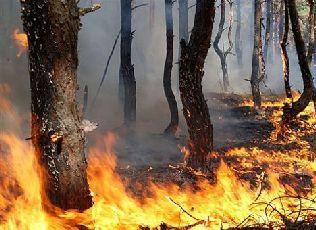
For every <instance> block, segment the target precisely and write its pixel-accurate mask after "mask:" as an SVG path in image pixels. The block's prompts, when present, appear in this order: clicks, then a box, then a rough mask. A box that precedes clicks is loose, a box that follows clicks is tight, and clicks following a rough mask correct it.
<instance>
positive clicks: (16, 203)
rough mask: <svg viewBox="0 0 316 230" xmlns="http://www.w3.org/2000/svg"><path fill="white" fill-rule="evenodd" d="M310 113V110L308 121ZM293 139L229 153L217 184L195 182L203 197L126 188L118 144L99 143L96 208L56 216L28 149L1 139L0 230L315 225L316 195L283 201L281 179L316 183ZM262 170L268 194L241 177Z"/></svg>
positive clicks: (173, 189) (304, 149)
mask: <svg viewBox="0 0 316 230" xmlns="http://www.w3.org/2000/svg"><path fill="white" fill-rule="evenodd" d="M0 89H1V87H0ZM11 109H13V108H11ZM308 111H310V108H308V109H307V111H305V113H308ZM11 112H13V111H11ZM13 114H15V113H13ZM278 114H279V113H274V114H273V115H272V118H271V119H275V120H277V119H278V117H277V116H279V115H278ZM308 122H310V123H308V125H315V124H316V123H313V122H315V120H309V121H308ZM293 135H295V136H293V137H289V139H288V141H289V143H290V142H293V138H296V140H294V141H297V143H298V147H297V148H295V149H291V150H286V149H280V150H278V151H273V150H262V149H260V148H259V147H257V148H239V149H231V150H228V151H227V152H226V157H227V158H229V157H234V159H235V160H236V161H234V163H230V162H229V161H228V160H221V163H220V166H219V168H218V170H217V181H216V183H214V184H211V183H209V182H208V181H207V180H206V179H203V177H200V179H199V180H198V181H197V187H198V188H199V189H193V188H192V187H190V186H184V187H181V188H180V187H179V186H178V185H175V184H167V185H165V184H164V185H163V184H158V183H153V182H151V181H147V182H146V183H145V182H144V184H129V182H128V181H127V182H125V180H124V181H123V180H122V179H121V178H120V176H119V175H118V174H117V172H116V170H115V169H116V157H115V152H114V150H113V146H114V145H115V141H116V136H115V135H114V134H111V133H109V134H107V135H105V136H104V137H100V138H99V140H98V141H99V143H98V144H96V146H95V147H93V148H90V149H89V158H88V161H89V164H88V165H89V167H88V177H89V184H90V188H91V191H92V193H93V196H94V206H93V207H92V208H90V209H89V210H87V211H86V212H84V213H77V212H75V211H68V212H60V213H59V214H58V216H52V215H50V214H48V213H46V212H44V210H43V208H42V200H41V196H40V178H39V176H38V174H37V172H36V170H35V169H36V163H35V157H34V152H33V149H32V147H31V144H30V143H29V142H27V141H25V140H24V139H23V138H19V137H18V135H17V134H12V133H8V132H6V133H2V134H0V146H1V148H0V155H1V158H0V167H1V171H0V228H1V229H35V230H36V229H39V230H42V229H76V226H80V225H82V226H86V227H88V229H105V230H112V229H113V230H115V229H117V230H130V229H132V230H133V229H135V230H137V229H139V226H148V227H150V228H154V227H157V226H159V225H160V224H161V223H162V222H164V223H167V224H168V225H170V226H175V227H181V226H187V225H194V224H196V223H198V224H196V226H195V227H194V228H192V229H194V230H199V229H211V230H212V229H216V230H217V229H220V228H221V226H222V227H223V228H227V227H233V226H237V225H238V224H240V223H242V222H243V221H244V220H245V222H244V223H245V224H249V225H252V224H264V223H266V224H268V223H274V225H275V226H278V225H281V224H282V217H281V216H280V215H286V216H287V217H288V218H289V219H290V220H295V219H296V218H297V216H298V213H297V212H296V211H297V210H299V207H301V209H302V210H304V211H302V212H301V213H300V214H301V215H300V217H299V218H300V219H299V220H302V219H304V218H305V219H307V218H309V217H315V211H313V210H315V209H316V204H315V202H313V201H312V200H309V198H310V199H312V198H314V197H315V195H316V194H315V193H313V192H306V194H305V195H304V198H302V199H298V198H295V196H291V197H283V198H281V197H280V196H282V195H284V194H285V193H286V194H287V195H289V194H293V195H295V191H294V189H293V188H292V186H284V185H282V184H281V183H280V178H281V177H282V176H284V175H289V174H291V173H298V174H300V175H307V174H308V175H311V176H312V180H314V181H316V180H315V179H316V178H315V173H314V172H315V171H316V164H315V162H314V161H313V160H310V159H309V158H310V155H312V154H315V153H314V152H313V151H312V150H311V149H310V145H309V143H308V142H307V141H303V140H302V139H301V138H300V137H301V135H302V133H300V131H298V132H297V133H295V134H293ZM285 141H287V140H285ZM281 144H282V145H285V144H288V143H285V142H284V143H281ZM217 156H220V154H218V155H217ZM262 165H265V166H266V170H265V171H263V173H261V175H260V176H257V178H256V179H257V181H259V182H260V181H261V182H263V181H264V180H266V183H267V184H269V186H268V187H266V188H263V187H264V185H263V184H264V183H261V185H258V186H256V187H255V188H253V187H251V185H250V183H249V182H247V180H242V179H241V178H240V177H239V176H238V175H239V173H240V172H242V173H245V174H246V173H247V170H250V169H251V168H252V167H257V166H262ZM264 178H266V179H264ZM293 183H294V182H293ZM259 184H260V183H259ZM127 186H135V187H139V188H143V190H142V191H144V193H143V194H142V195H141V196H140V197H138V196H137V197H136V196H135V195H132V194H131V193H130V192H129V191H128V190H127ZM145 191H149V192H145ZM148 194H151V195H148ZM277 197H280V198H278V199H276V198H277ZM273 199H275V200H273ZM270 201H272V202H271V203H269V202H270ZM267 203H269V205H267ZM266 208H267V209H266ZM186 212H188V213H189V214H190V215H189V214H188V213H186ZM266 212H267V215H266Z"/></svg>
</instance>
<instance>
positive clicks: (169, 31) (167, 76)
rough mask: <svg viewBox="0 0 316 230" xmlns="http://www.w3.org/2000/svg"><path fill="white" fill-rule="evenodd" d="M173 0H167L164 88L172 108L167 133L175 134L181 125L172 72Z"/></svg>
mask: <svg viewBox="0 0 316 230" xmlns="http://www.w3.org/2000/svg"><path fill="white" fill-rule="evenodd" d="M172 4H173V3H172V0H165V17H166V37H167V56H166V61H165V67H164V73H163V88H164V92H165V96H166V98H167V101H168V105H169V109H170V123H169V125H168V127H167V128H166V129H165V134H175V133H176V132H177V130H178V125H179V114H178V106H177V101H176V98H175V96H174V94H173V91H172V87H171V73H172V66H173V19H172Z"/></svg>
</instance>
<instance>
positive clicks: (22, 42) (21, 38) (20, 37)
mask: <svg viewBox="0 0 316 230" xmlns="http://www.w3.org/2000/svg"><path fill="white" fill-rule="evenodd" d="M12 37H13V40H14V43H15V45H16V47H17V48H18V49H19V53H18V54H17V56H18V57H20V56H21V55H22V54H23V53H26V52H27V49H28V40H27V36H26V34H25V33H20V30H19V29H15V30H14V31H13V35H12Z"/></svg>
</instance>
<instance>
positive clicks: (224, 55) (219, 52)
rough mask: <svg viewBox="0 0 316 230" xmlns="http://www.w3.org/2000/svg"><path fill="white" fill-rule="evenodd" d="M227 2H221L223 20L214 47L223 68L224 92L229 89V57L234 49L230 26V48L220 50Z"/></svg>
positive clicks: (223, 0) (221, 19) (224, 0)
mask: <svg viewBox="0 0 316 230" xmlns="http://www.w3.org/2000/svg"><path fill="white" fill-rule="evenodd" d="M225 3H226V0H221V18H220V22H219V26H218V32H217V34H216V37H215V40H214V43H213V46H214V49H215V52H216V54H217V55H218V57H219V59H220V62H221V68H222V76H223V89H224V92H227V91H228V87H229V78H228V70H227V61H226V59H227V55H228V54H229V53H230V51H231V49H232V42H231V37H230V33H231V24H230V25H229V32H228V40H229V47H228V49H227V50H226V51H224V50H221V49H220V48H219V41H220V39H221V37H222V34H223V31H224V24H225V16H226V10H225V8H226V4H225Z"/></svg>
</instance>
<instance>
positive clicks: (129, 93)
mask: <svg viewBox="0 0 316 230" xmlns="http://www.w3.org/2000/svg"><path fill="white" fill-rule="evenodd" d="M131 50H132V0H121V66H120V77H121V79H122V81H123V84H124V123H125V124H126V125H131V124H133V123H135V121H136V80H135V76H134V66H133V65H132V60H131V52H132V51H131Z"/></svg>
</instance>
